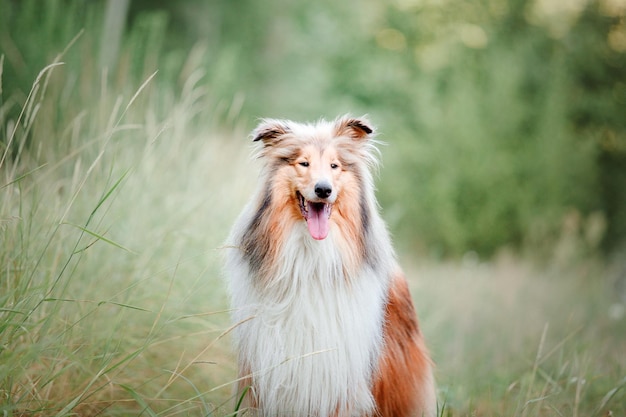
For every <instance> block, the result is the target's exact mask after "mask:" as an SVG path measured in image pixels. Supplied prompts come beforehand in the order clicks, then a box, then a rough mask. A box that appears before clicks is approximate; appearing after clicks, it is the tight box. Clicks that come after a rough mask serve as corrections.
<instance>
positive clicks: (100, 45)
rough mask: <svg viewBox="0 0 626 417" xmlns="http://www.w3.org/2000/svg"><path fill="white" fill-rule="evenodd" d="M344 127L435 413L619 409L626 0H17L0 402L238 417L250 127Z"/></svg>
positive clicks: (10, 3) (2, 151)
mask: <svg viewBox="0 0 626 417" xmlns="http://www.w3.org/2000/svg"><path fill="white" fill-rule="evenodd" d="M344 113H351V114H353V115H362V114H367V115H368V117H369V118H370V120H372V122H373V123H374V124H375V125H376V126H377V127H378V131H379V139H381V140H382V141H383V142H385V145H383V146H382V147H381V151H382V161H383V164H382V168H381V171H380V174H379V175H378V177H377V194H378V197H379V201H380V204H381V209H382V212H383V217H384V218H385V220H386V221H387V223H388V225H389V228H390V230H391V232H392V234H393V236H394V239H395V243H396V247H397V249H398V252H399V258H400V261H401V263H402V264H403V266H404V268H405V269H406V271H407V275H409V276H410V277H411V285H412V289H413V294H414V298H415V302H416V305H417V309H418V312H419V314H420V316H421V319H422V328H423V330H424V333H425V334H426V337H427V340H429V345H430V346H431V350H432V351H433V356H434V358H435V361H436V362H437V379H438V381H439V387H440V392H439V397H440V408H441V415H449V416H461V415H463V416H464V415H481V416H482V415H487V416H490V415H516V416H517V415H519V416H539V415H541V416H543V415H581V416H583V415H599V416H609V415H616V416H617V415H624V413H626V408H625V407H626V406H625V405H624V404H625V403H626V397H625V396H624V391H625V390H626V387H625V385H626V314H625V309H626V1H624V0H478V1H473V2H462V1H453V0H394V1H390V2H384V1H380V0H364V1H360V2H357V1H353V0H348V1H342V2H337V1H330V0H318V1H316V2H292V1H286V0H266V1H262V2H261V1H253V0H230V1H229V0H212V1H200V0H186V1H181V2H171V1H158V0H155V1H149V0H107V1H105V0H85V1H63V0H48V1H35V0H0V239H1V240H0V245H1V247H0V258H1V259H2V263H1V265H0V266H1V268H2V269H1V271H0V410H2V412H3V413H4V414H5V415H59V416H63V415H76V414H78V415H159V416H161V415H181V414H182V415H217V416H222V415H232V414H233V413H234V411H235V410H236V399H233V398H231V394H232V382H233V380H234V378H235V375H236V373H235V370H234V362H233V356H232V351H231V346H230V339H229V337H230V336H229V326H230V323H229V318H228V312H227V309H228V302H227V293H226V285H225V282H224V279H223V274H222V270H221V265H222V259H221V258H222V252H223V249H222V244H223V241H224V239H225V238H226V236H227V234H228V229H229V226H230V224H232V222H233V220H234V218H235V216H236V214H237V213H238V211H239V210H240V209H241V207H242V206H243V204H244V203H245V201H246V200H247V196H248V195H249V194H250V192H251V190H252V188H253V187H254V186H255V183H254V182H255V178H256V169H257V168H258V167H257V166H256V161H253V160H251V158H250V154H251V149H252V146H251V144H250V143H249V140H248V139H249V138H248V136H247V135H248V132H249V131H250V130H251V129H252V128H253V127H254V126H255V124H256V123H257V121H258V118H260V117H274V118H289V119H296V120H299V121H315V120H317V119H319V118H320V117H324V118H334V117H336V116H337V115H341V114H344Z"/></svg>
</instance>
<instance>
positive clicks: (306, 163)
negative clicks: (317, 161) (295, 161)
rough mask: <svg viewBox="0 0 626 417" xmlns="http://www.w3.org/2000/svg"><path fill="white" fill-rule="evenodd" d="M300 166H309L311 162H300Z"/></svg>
mask: <svg viewBox="0 0 626 417" xmlns="http://www.w3.org/2000/svg"><path fill="white" fill-rule="evenodd" d="M300 166H302V167H308V166H309V163H308V162H306V161H304V162H300Z"/></svg>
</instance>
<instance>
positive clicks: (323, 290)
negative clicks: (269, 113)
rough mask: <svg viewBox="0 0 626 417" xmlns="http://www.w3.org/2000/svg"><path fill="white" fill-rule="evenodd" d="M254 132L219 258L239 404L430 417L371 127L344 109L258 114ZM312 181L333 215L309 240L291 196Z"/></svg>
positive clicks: (259, 409)
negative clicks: (243, 201) (252, 160)
mask: <svg viewBox="0 0 626 417" xmlns="http://www.w3.org/2000/svg"><path fill="white" fill-rule="evenodd" d="M252 136H253V139H254V140H255V141H260V142H262V143H263V146H262V147H261V149H260V151H259V157H260V158H261V159H262V160H263V162H264V165H263V168H262V171H261V174H260V177H259V186H258V187H257V190H256V193H255V195H253V196H252V198H251V200H250V202H249V203H248V205H247V206H246V208H245V209H244V211H243V212H242V214H241V215H240V217H239V219H238V220H237V222H236V223H235V226H234V227H233V229H232V232H231V235H230V238H229V247H231V249H230V250H229V251H228V255H227V262H226V269H227V272H228V274H229V275H230V290H231V297H232V306H233V319H234V321H235V323H237V326H236V327H235V331H234V338H235V343H236V345H237V348H238V362H239V377H240V380H239V384H238V392H239V393H243V392H244V390H245V388H246V387H249V388H250V389H249V390H248V393H247V394H246V396H245V406H246V407H248V408H249V409H251V410H254V412H255V413H256V415H258V416H264V417H265V416H268V417H269V416H272V417H273V416H317V417H327V416H328V417H331V416H333V417H343V416H381V417H382V416H396V417H404V416H407V417H408V416H434V414H435V410H436V400H435V389H434V382H433V377H432V371H431V362H430V359H429V357H428V353H427V351H426V348H425V346H424V342H423V340H422V335H421V332H420V330H419V327H418V323H417V317H416V315H415V311H414V308H413V304H412V301H411V298H410V294H409V291H408V286H407V284H406V280H405V278H404V276H403V274H402V272H401V270H400V268H399V267H398V265H397V262H396V260H395V254H394V251H393V248H392V245H391V241H390V238H389V234H388V232H387V230H386V227H385V225H384V223H383V221H382V219H381V217H380V215H379V212H378V206H377V202H376V199H375V196H374V186H373V180H372V174H371V170H372V169H373V168H374V167H375V166H376V164H377V158H376V156H377V150H376V147H375V145H376V142H375V140H374V129H373V128H372V127H371V125H370V123H369V122H368V121H367V120H366V119H364V118H358V119H357V118H352V117H348V116H344V117H342V118H339V119H337V120H335V121H332V122H326V121H319V122H318V123H315V124H300V123H294V122H291V121H283V120H263V121H262V122H261V123H260V125H259V126H258V127H257V129H256V130H255V131H254V132H253V134H252ZM303 161H304V162H306V166H304V164H303V163H302V162H303ZM320 178H322V179H323V180H324V181H326V183H329V184H330V185H331V186H332V190H333V194H331V195H330V196H329V197H328V200H324V201H330V202H332V211H331V214H330V218H329V231H328V236H327V237H325V238H323V237H321V238H320V237H316V238H315V239H314V238H312V236H313V235H312V234H310V233H309V231H308V230H307V221H306V220H305V219H304V218H303V210H302V209H301V208H300V203H299V195H305V196H306V198H307V200H308V199H309V198H316V197H315V196H313V197H309V196H310V195H313V194H312V191H311V189H312V187H313V186H314V184H315V183H316V182H319V181H321V180H320ZM311 233H313V232H311Z"/></svg>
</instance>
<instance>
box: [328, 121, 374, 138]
mask: <svg viewBox="0 0 626 417" xmlns="http://www.w3.org/2000/svg"><path fill="white" fill-rule="evenodd" d="M335 125H336V129H337V136H348V137H350V138H352V139H355V140H361V139H366V138H369V137H370V136H372V134H373V133H374V127H373V126H372V124H371V123H370V121H369V120H367V118H365V117H359V118H355V117H350V116H343V117H341V118H339V119H337V120H336V121H335Z"/></svg>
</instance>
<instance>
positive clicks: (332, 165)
mask: <svg viewBox="0 0 626 417" xmlns="http://www.w3.org/2000/svg"><path fill="white" fill-rule="evenodd" d="M330 167H331V168H332V169H337V168H339V165H337V164H330Z"/></svg>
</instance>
